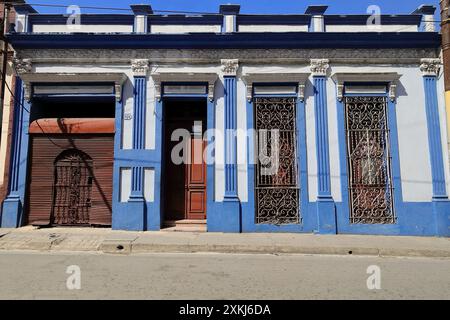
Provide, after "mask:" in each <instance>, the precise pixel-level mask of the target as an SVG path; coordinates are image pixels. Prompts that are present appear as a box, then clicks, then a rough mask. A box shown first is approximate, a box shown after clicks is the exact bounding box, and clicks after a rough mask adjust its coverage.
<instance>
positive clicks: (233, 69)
mask: <svg viewBox="0 0 450 320" xmlns="http://www.w3.org/2000/svg"><path fill="white" fill-rule="evenodd" d="M220 62H221V64H222V72H223V75H224V76H230V77H235V76H236V75H237V71H238V69H239V60H238V59H222V60H220Z"/></svg>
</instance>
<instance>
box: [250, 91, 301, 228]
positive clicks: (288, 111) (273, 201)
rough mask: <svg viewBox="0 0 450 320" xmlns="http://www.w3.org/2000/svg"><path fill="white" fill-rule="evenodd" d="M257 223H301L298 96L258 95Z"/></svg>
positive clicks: (255, 102)
mask: <svg viewBox="0 0 450 320" xmlns="http://www.w3.org/2000/svg"><path fill="white" fill-rule="evenodd" d="M254 104H255V129H256V132H257V151H258V152H257V155H256V157H257V165H256V185H255V189H256V190H255V195H256V223H259V224H275V225H281V224H292V223H299V222H300V213H299V188H298V183H297V180H298V177H297V159H296V155H297V153H296V149H297V148H296V146H297V138H296V113H295V107H296V99H295V98H255V100H254Z"/></svg>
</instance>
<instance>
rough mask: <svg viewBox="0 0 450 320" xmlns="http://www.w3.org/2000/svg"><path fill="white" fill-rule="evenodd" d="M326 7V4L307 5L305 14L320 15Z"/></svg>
mask: <svg viewBox="0 0 450 320" xmlns="http://www.w3.org/2000/svg"><path fill="white" fill-rule="evenodd" d="M327 9H328V6H324V5H313V6H308V8H306V11H305V14H310V15H313V16H322V15H324V13H325V12H326V11H327Z"/></svg>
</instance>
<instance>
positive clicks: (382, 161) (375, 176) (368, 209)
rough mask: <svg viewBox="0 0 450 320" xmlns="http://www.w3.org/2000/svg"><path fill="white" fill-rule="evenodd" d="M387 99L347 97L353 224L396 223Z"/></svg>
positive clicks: (346, 111)
mask: <svg viewBox="0 0 450 320" xmlns="http://www.w3.org/2000/svg"><path fill="white" fill-rule="evenodd" d="M386 112H387V98H386V97H346V98H345V114H346V131H347V160H348V161H347V165H348V172H349V176H348V178H349V199H350V223H361V224H390V223H395V215H394V209H393V207H394V206H393V198H392V194H393V189H392V181H391V163H390V162H391V161H390V147H389V129H388V125H387V116H386Z"/></svg>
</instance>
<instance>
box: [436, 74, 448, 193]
mask: <svg viewBox="0 0 450 320" xmlns="http://www.w3.org/2000/svg"><path fill="white" fill-rule="evenodd" d="M443 72H444V70H443V68H441V72H440V74H439V78H438V86H437V87H438V88H437V90H438V92H437V94H438V103H439V119H440V120H441V121H440V125H441V140H442V150H443V152H442V156H443V158H444V159H443V160H444V169H445V180H446V181H447V195H449V192H450V172H449V170H450V169H449V166H450V163H449V150H448V135H447V112H446V108H445V86H444V73H443Z"/></svg>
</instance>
